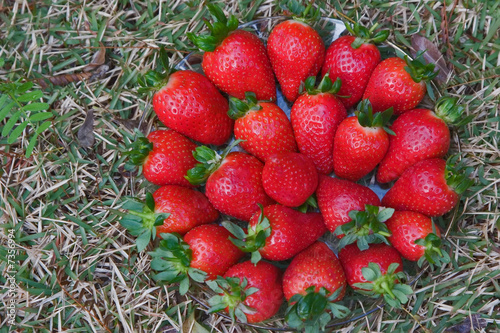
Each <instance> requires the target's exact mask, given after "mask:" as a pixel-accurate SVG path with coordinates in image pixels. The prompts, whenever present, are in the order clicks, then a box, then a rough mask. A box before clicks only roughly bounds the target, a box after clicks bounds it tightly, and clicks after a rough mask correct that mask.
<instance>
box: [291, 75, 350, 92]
mask: <svg viewBox="0 0 500 333" xmlns="http://www.w3.org/2000/svg"><path fill="white" fill-rule="evenodd" d="M315 84H316V77H315V76H309V77H308V78H307V79H306V81H305V82H304V83H303V84H302V83H301V85H300V87H299V93H300V94H302V93H303V92H304V90H305V91H306V92H307V93H308V94H309V95H317V94H322V93H330V94H333V95H335V94H337V93H338V92H339V90H340V87H341V86H342V81H341V80H340V78H337V80H335V82H332V79H330V74H329V73H326V74H325V76H323V78H322V79H321V82H320V83H319V84H318V87H317V88H316V86H315Z"/></svg>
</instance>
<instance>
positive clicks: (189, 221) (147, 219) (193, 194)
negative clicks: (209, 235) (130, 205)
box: [120, 185, 219, 251]
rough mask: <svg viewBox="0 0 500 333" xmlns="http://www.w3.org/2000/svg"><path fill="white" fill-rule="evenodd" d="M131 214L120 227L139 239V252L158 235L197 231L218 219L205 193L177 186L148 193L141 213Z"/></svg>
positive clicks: (216, 212) (134, 212)
mask: <svg viewBox="0 0 500 333" xmlns="http://www.w3.org/2000/svg"><path fill="white" fill-rule="evenodd" d="M129 214H131V215H132V216H130V215H128V216H125V217H124V218H123V219H122V220H121V221H120V223H121V224H122V225H123V226H124V227H125V228H126V229H128V230H129V232H130V233H131V234H132V235H134V236H138V238H137V247H138V250H139V251H142V250H143V249H144V248H145V247H146V246H147V245H148V243H149V240H150V239H151V238H153V239H154V238H155V235H157V236H159V235H160V234H161V233H170V232H177V233H179V234H185V233H186V232H188V231H189V230H191V229H193V228H194V227H197V226H199V225H202V224H207V223H211V222H214V221H215V220H217V219H218V218H219V212H218V211H216V210H215V208H214V207H213V206H212V204H211V203H210V202H209V201H208V199H207V198H206V197H205V195H204V194H203V193H201V192H198V191H196V190H192V189H189V188H186V187H183V186H177V185H166V186H162V187H160V188H159V189H158V190H156V191H155V192H154V193H153V195H151V194H150V193H148V194H147V195H146V204H145V205H142V211H135V210H130V211H129ZM155 227H156V231H155V230H154V229H155Z"/></svg>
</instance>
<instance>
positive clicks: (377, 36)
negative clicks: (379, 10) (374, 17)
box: [345, 22, 389, 49]
mask: <svg viewBox="0 0 500 333" xmlns="http://www.w3.org/2000/svg"><path fill="white" fill-rule="evenodd" d="M377 26H378V23H376V24H374V25H373V26H372V27H371V28H370V29H368V28H366V27H363V26H362V25H360V24H359V23H354V24H352V25H351V24H350V23H348V22H345V27H346V29H347V31H349V33H350V34H351V35H353V36H354V37H356V39H355V40H354V42H352V44H351V47H352V48H353V49H357V48H359V47H360V46H361V45H363V44H380V43H383V42H385V40H386V39H387V37H389V30H380V31H378V32H377V33H374V31H375V29H376V28H377Z"/></svg>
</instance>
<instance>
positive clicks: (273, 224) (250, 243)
mask: <svg viewBox="0 0 500 333" xmlns="http://www.w3.org/2000/svg"><path fill="white" fill-rule="evenodd" d="M223 225H224V226H225V227H226V228H228V230H229V231H231V233H232V234H233V235H235V236H236V238H237V239H232V241H233V242H234V244H236V246H238V247H239V248H240V249H241V250H243V251H244V252H251V253H252V262H254V263H256V262H258V261H259V260H260V259H261V257H262V258H264V259H267V260H276V261H280V260H288V259H290V258H293V257H294V256H295V255H296V254H297V253H299V252H300V251H302V250H304V249H305V248H306V247H308V246H309V245H311V244H312V243H314V242H315V241H316V240H317V239H318V238H319V237H321V236H322V235H323V234H324V233H325V232H326V228H325V224H324V222H323V217H322V216H321V214H320V213H301V212H299V211H296V210H294V209H292V208H290V207H286V206H282V205H271V206H267V207H264V208H263V209H261V212H260V213H259V212H257V213H255V214H254V215H253V216H252V218H251V219H250V222H249V224H248V233H245V231H244V230H243V229H242V228H240V227H238V226H237V225H236V224H234V223H229V222H223Z"/></svg>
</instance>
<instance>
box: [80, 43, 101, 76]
mask: <svg viewBox="0 0 500 333" xmlns="http://www.w3.org/2000/svg"><path fill="white" fill-rule="evenodd" d="M105 61H106V48H105V47H104V45H102V43H101V47H100V48H99V51H97V52H96V53H94V56H93V57H92V61H91V62H90V64H88V65H87V66H85V67H84V68H83V71H84V72H91V71H93V70H94V69H96V68H98V67H100V66H101V65H104V62H105Z"/></svg>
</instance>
